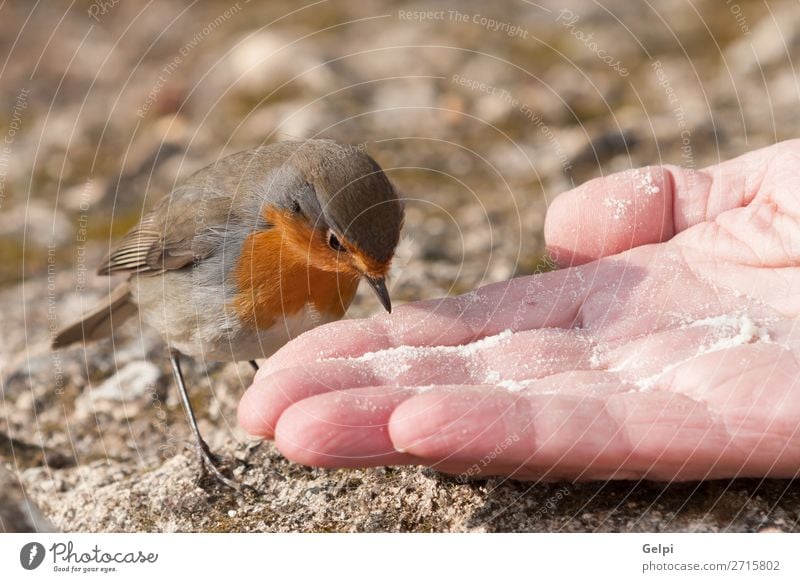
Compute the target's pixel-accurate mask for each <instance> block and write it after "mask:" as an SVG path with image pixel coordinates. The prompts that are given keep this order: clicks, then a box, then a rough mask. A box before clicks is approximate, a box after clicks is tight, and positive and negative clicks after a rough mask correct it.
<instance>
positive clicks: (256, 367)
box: [250, 360, 258, 372]
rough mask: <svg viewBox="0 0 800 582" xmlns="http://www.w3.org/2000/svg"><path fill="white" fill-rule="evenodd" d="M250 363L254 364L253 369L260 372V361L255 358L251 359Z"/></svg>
mask: <svg viewBox="0 0 800 582" xmlns="http://www.w3.org/2000/svg"><path fill="white" fill-rule="evenodd" d="M250 365H251V366H253V370H255V371H256V372H258V362H256V361H255V360H250Z"/></svg>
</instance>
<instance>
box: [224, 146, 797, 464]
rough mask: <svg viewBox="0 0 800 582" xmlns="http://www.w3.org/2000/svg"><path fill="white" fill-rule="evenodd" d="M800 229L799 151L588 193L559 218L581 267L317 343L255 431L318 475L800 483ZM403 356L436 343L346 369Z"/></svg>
mask: <svg viewBox="0 0 800 582" xmlns="http://www.w3.org/2000/svg"><path fill="white" fill-rule="evenodd" d="M799 222H800V140H795V141H789V142H784V143H781V144H778V145H775V146H772V147H768V148H765V149H762V150H758V151H754V152H751V153H749V154H747V155H744V156H742V157H740V158H737V159H735V160H731V161H728V162H724V163H722V164H720V165H718V166H714V167H711V168H707V169H704V170H701V171H691V170H686V169H682V168H679V167H674V166H665V167H650V168H645V169H642V170H638V171H632V172H624V173H621V174H617V175H613V176H609V177H606V178H599V179H596V180H592V181H590V182H588V183H586V184H584V185H583V186H581V187H579V188H577V189H575V190H573V191H570V192H567V193H565V194H563V195H562V196H560V197H559V198H558V199H557V200H556V201H555V202H554V203H553V204H552V205H551V207H550V210H549V213H548V216H547V225H546V229H545V230H546V236H547V241H548V246H549V248H550V251H551V255H552V256H553V258H554V260H555V261H556V262H557V263H558V265H559V266H561V267H565V268H563V269H561V270H558V271H553V272H549V273H545V274H541V275H535V276H533V277H523V278H519V279H514V280H512V281H508V282H504V283H497V284H493V285H488V286H486V287H482V288H480V289H477V290H476V291H474V292H472V293H470V294H467V295H464V296H461V297H454V298H448V299H441V300H435V301H423V302H419V303H413V304H410V305H405V306H403V307H400V308H398V309H396V310H395V312H394V313H393V314H391V315H381V316H377V317H374V318H372V319H368V320H360V321H343V322H338V323H334V324H331V325H327V326H324V327H321V328H318V329H316V330H314V331H311V332H309V333H306V334H304V335H303V336H301V337H299V338H297V339H296V340H294V341H292V342H291V343H289V344H288V345H287V346H285V347H284V348H283V349H282V350H280V351H279V352H278V353H277V354H275V356H273V357H272V358H271V359H270V360H269V361H268V362H266V364H265V365H264V366H263V367H262V368H261V370H260V371H259V373H258V375H257V376H256V380H255V382H254V383H253V385H252V386H251V387H250V388H249V389H248V391H247V393H246V394H245V396H244V398H243V399H242V402H241V403H240V405H239V420H240V422H241V424H242V426H243V427H244V428H245V429H246V430H247V431H248V432H250V433H251V434H254V435H259V436H263V437H266V438H274V439H275V440H276V442H277V446H278V448H279V449H280V451H281V452H282V453H283V454H284V455H286V457H288V458H289V459H291V460H293V461H296V462H298V463H304V464H307V465H314V466H321V467H368V466H375V465H429V466H431V467H434V468H435V469H438V470H441V471H444V472H448V473H455V474H459V473H462V474H466V475H507V476H511V477H513V478H517V479H543V480H558V479H571V480H572V479H577V480H590V479H639V478H648V479H657V480H690V479H709V478H723V477H734V476H739V477H745V476H747V477H766V476H769V477H794V476H796V475H797V474H798V472H799V470H800V386H798V385H796V383H797V382H798V381H799V380H800V369H798V368H799V366H798V354H799V353H800V336H798V334H797V333H795V330H794V325H795V323H796V321H797V320H798V313H800V224H799ZM717 316H729V317H728V319H727V321H728V322H730V321H733V323H732V324H730V325H728V326H727V327H722V328H720V327H719V326H716V327H715V325H714V324H715V322H714V321H708V320H707V318H712V317H717ZM704 319H706V321H705V322H703V321H700V322H699V323H697V322H698V320H704ZM718 321H719V320H717V322H718ZM692 322H695V323H694V324H693V325H692ZM506 329H511V330H512V331H513V332H514V334H513V335H510V334H508V333H506V334H503V335H502V336H501V337H500V338H495V339H494V340H488V341H485V342H480V343H477V344H476V343H474V342H476V341H477V340H479V339H480V338H484V337H487V336H493V335H496V334H499V333H501V332H503V331H504V330H506ZM465 344H472V345H469V346H468V347H467V348H464V349H461V350H458V349H449V350H448V349H447V348H444V347H442V346H459V345H465ZM402 345H410V346H423V347H422V348H420V349H418V350H417V351H416V352H415V353H414V354H412V355H413V357H412V358H410V359H409V358H406V359H403V357H402V354H398V353H397V351H395V352H394V353H393V352H388V353H384V354H376V355H371V356H368V357H367V358H363V359H362V360H361V361H351V360H346V359H333V358H348V357H358V356H361V355H362V354H364V353H367V352H376V351H380V350H385V349H387V348H393V347H396V346H402ZM425 346H429V347H425ZM436 346H439V347H436ZM324 360H328V361H324ZM523 380H529V381H528V382H525V383H524V384H520V381H523ZM504 381H505V382H504ZM509 381H511V382H509ZM498 384H499V386H498ZM509 385H511V387H512V388H516V389H515V390H514V389H512V390H509V389H508V386H509ZM419 386H424V387H425V388H422V389H420V388H416V387H419Z"/></svg>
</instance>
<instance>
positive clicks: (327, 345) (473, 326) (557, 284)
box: [256, 267, 597, 380]
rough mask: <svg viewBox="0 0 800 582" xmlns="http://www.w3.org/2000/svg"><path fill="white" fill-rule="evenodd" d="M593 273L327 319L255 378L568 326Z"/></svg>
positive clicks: (551, 276)
mask: <svg viewBox="0 0 800 582" xmlns="http://www.w3.org/2000/svg"><path fill="white" fill-rule="evenodd" d="M596 278H597V275H596V274H595V273H594V272H593V269H592V268H591V267H586V270H585V271H584V272H580V273H576V272H573V271H556V272H550V273H543V274H541V275H536V276H534V277H521V278H518V279H513V280H511V281H504V282H501V283H496V284H493V285H487V286H485V287H481V288H480V289H476V290H475V291H472V292H470V293H467V294H466V295H462V296H460V297H453V298H448V299H438V300H432V301H420V302H417V303H411V304H408V305H403V306H401V307H399V308H398V309H396V310H395V312H394V313H392V314H391V315H380V316H377V317H373V318H371V319H365V320H348V321H340V322H336V323H331V324H328V325H324V326H321V327H318V328H316V329H314V330H311V331H309V332H306V333H305V334H303V335H301V336H300V337H298V338H296V339H294V340H292V341H291V342H289V343H288V344H287V345H286V346H284V347H283V348H281V349H280V350H279V351H278V352H277V353H275V355H273V356H272V357H271V358H270V359H269V360H267V362H266V363H265V364H264V365H263V366H262V367H261V369H260V370H259V372H258V373H257V374H256V379H257V380H258V379H261V378H264V377H266V376H267V375H269V374H270V373H272V372H274V371H275V370H278V369H281V368H286V367H291V366H302V365H307V364H309V363H311V362H314V361H319V360H324V359H330V358H342V357H351V356H358V355H361V354H364V353H367V352H374V351H378V350H384V349H388V348H393V347H398V346H432V345H433V346H435V345H441V346H458V345H464V344H467V343H470V342H472V341H475V340H478V339H481V338H484V337H488V336H493V335H497V334H499V333H501V332H503V331H505V330H511V331H520V330H528V329H536V328H540V327H559V328H569V327H572V326H573V325H574V324H575V318H576V316H577V314H578V310H579V308H580V306H581V304H582V303H583V300H584V299H585V297H586V294H587V293H588V292H589V288H588V287H587V284H586V281H587V279H588V280H589V281H591V280H594V279H596Z"/></svg>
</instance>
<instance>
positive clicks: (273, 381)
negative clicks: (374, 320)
mask: <svg viewBox="0 0 800 582" xmlns="http://www.w3.org/2000/svg"><path fill="white" fill-rule="evenodd" d="M595 357H596V356H595V352H594V349H593V346H592V344H591V343H590V342H589V341H588V339H587V338H586V336H585V335H584V334H583V333H582V332H580V331H579V330H564V329H558V328H549V329H541V330H533V331H528V332H519V333H516V334H512V333H511V332H505V333H501V334H498V335H496V336H491V337H489V338H485V339H483V340H479V341H477V342H473V343H471V344H468V345H466V346H423V347H411V346H403V347H398V348H387V349H385V350H380V351H376V352H369V353H367V354H364V355H361V356H354V357H348V358H335V359H329V360H324V361H322V362H314V363H310V364H307V365H305V366H296V367H292V368H284V369H281V370H277V371H275V372H274V373H272V374H269V375H264V376H261V377H260V378H258V379H257V380H256V381H255V382H254V383H253V385H252V386H251V387H250V388H249V389H248V391H247V392H246V393H245V395H244V397H243V398H242V400H241V402H240V404H239V422H240V424H241V425H242V427H243V428H245V430H247V431H248V432H249V433H250V434H253V435H258V436H262V437H266V438H270V437H272V436H273V434H274V429H275V425H276V423H277V422H278V419H279V418H280V416H281V414H283V412H284V411H285V410H286V409H287V408H289V407H290V406H291V405H292V404H294V403H296V402H299V401H301V400H303V399H305V398H309V397H311V396H315V395H317V394H324V393H326V392H332V391H336V390H343V389H346V388H359V387H366V386H386V385H389V386H429V385H448V384H452V385H458V384H463V385H471V384H497V385H500V386H503V385H509V386H517V385H519V382H520V381H525V382H529V381H531V380H532V379H535V378H543V377H545V376H550V375H553V374H559V373H561V372H564V371H567V370H570V371H572V370H580V369H586V370H588V369H591V368H592V366H594V365H595V364H594V359H595Z"/></svg>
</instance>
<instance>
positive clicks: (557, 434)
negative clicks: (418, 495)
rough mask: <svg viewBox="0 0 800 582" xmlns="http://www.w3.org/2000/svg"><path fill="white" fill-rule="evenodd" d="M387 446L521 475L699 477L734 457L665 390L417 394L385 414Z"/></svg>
mask: <svg viewBox="0 0 800 582" xmlns="http://www.w3.org/2000/svg"><path fill="white" fill-rule="evenodd" d="M389 435H390V437H391V440H392V442H393V443H394V447H395V449H397V450H402V451H404V452H405V453H407V454H411V455H413V456H414V457H419V458H422V459H425V460H426V464H428V463H458V462H461V463H464V464H467V465H468V464H470V463H472V464H473V465H474V464H476V463H477V465H478V466H477V468H476V469H475V470H474V471H473V472H474V473H475V474H482V475H491V474H509V467H512V468H515V469H516V471H514V472H515V474H516V475H517V476H520V477H522V476H524V477H525V478H528V479H546V480H553V479H609V478H621V477H624V478H633V477H634V476H635V477H638V478H649V479H659V480H671V479H702V478H709V477H715V476H726V475H727V476H729V475H730V474H731V472H732V473H733V474H736V472H737V471H738V470H740V469H741V463H742V462H743V459H742V457H741V454H740V451H739V450H738V449H736V448H735V447H733V445H732V443H731V439H730V438H729V435H728V434H727V432H726V431H725V427H724V426H723V425H721V424H719V423H718V422H716V420H715V418H714V417H713V415H711V414H710V413H709V411H708V409H707V408H706V406H705V405H704V404H702V403H699V402H696V401H694V400H692V399H690V398H688V397H686V396H683V395H676V394H670V393H660V392H651V393H641V392H636V391H630V392H623V393H619V394H613V395H610V396H607V397H586V396H569V395H562V394H550V395H548V394H526V393H521V394H513V393H507V392H505V393H504V392H501V391H490V392H486V391H473V392H470V393H464V392H461V393H459V394H453V393H448V392H435V393H427V394H421V395H417V396H415V397H413V398H409V399H407V400H405V401H404V402H402V403H400V404H399V405H398V406H397V408H396V409H395V411H394V413H393V415H392V417H391V419H390V422H389Z"/></svg>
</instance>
